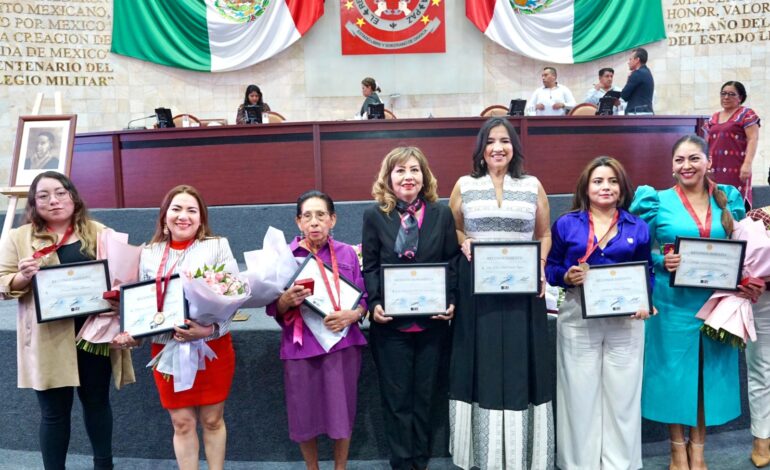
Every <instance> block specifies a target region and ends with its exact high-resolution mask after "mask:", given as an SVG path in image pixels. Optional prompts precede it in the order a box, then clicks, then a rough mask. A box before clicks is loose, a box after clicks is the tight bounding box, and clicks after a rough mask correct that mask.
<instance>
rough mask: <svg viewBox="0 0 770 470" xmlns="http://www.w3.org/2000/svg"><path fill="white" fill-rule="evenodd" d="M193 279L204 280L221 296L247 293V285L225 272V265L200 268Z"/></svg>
mask: <svg viewBox="0 0 770 470" xmlns="http://www.w3.org/2000/svg"><path fill="white" fill-rule="evenodd" d="M192 278H193V279H203V281H204V282H205V283H206V284H207V285H208V286H209V287H210V288H211V290H213V291H214V292H216V293H218V294H220V295H243V294H245V293H246V284H244V283H243V282H241V280H240V279H238V278H237V277H235V276H233V275H232V274H230V273H228V272H225V265H224V264H220V265H219V266H214V267H211V268H210V267H208V266H207V265H205V264H204V265H203V268H198V270H197V271H195V274H193V275H192Z"/></svg>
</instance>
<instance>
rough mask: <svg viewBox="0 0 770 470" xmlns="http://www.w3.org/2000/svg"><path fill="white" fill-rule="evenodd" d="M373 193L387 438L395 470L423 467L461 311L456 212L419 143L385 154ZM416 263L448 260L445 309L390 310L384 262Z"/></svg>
mask: <svg viewBox="0 0 770 470" xmlns="http://www.w3.org/2000/svg"><path fill="white" fill-rule="evenodd" d="M372 195H373V196H374V199H375V200H376V201H377V204H376V205H374V206H372V207H370V208H368V209H367V210H366V211H365V212H364V223H363V229H362V230H363V233H362V236H361V238H362V251H363V258H364V280H365V282H366V291H367V293H368V294H369V299H368V302H369V311H370V312H371V314H372V317H371V319H372V320H373V321H372V324H371V327H370V330H369V334H370V343H371V348H372V354H373V356H374V363H375V365H376V366H377V373H378V375H379V379H380V394H381V397H382V407H383V412H384V415H385V429H384V432H385V439H386V441H387V443H388V447H389V449H390V465H391V467H392V468H393V469H403V470H412V469H417V470H422V469H425V468H427V466H428V461H429V460H430V443H431V434H432V429H431V421H430V410H431V406H432V405H433V397H434V393H435V390H436V381H437V378H438V370H439V364H440V363H441V359H442V357H443V356H444V354H446V351H445V350H444V343H445V341H444V339H445V337H446V335H447V332H448V329H449V328H448V326H449V322H448V320H450V319H451V318H452V316H453V315H454V299H455V295H456V293H455V290H456V287H455V286H456V276H455V274H454V269H453V267H452V266H453V262H454V258H455V256H456V255H457V253H458V246H457V235H456V234H455V224H454V220H453V219H452V213H451V211H450V210H449V208H448V207H446V206H444V205H441V204H439V203H438V202H437V200H438V194H437V182H436V178H435V177H434V176H433V173H432V172H431V171H430V167H429V166H428V160H427V159H426V158H425V155H424V154H423V153H422V151H421V150H420V149H418V148H416V147H398V148H395V149H393V150H391V151H390V152H389V153H388V154H387V155H386V156H385V158H384V159H383V160H382V165H381V166H380V172H379V175H378V176H377V180H376V181H375V182H374V185H373V187H372ZM412 263H449V268H448V276H447V290H448V292H447V296H448V299H447V301H448V309H447V310H446V312H443V313H442V314H440V315H434V316H432V317H415V316H400V315H399V316H398V317H394V316H389V315H388V312H387V311H386V310H385V309H384V308H383V285H382V283H381V274H382V265H384V264H404V265H407V266H408V265H409V264H412Z"/></svg>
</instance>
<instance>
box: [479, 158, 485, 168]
mask: <svg viewBox="0 0 770 470" xmlns="http://www.w3.org/2000/svg"><path fill="white" fill-rule="evenodd" d="M479 165H481V167H482V168H484V167H485V166H487V162H486V161H484V160H481V162H480V163H479Z"/></svg>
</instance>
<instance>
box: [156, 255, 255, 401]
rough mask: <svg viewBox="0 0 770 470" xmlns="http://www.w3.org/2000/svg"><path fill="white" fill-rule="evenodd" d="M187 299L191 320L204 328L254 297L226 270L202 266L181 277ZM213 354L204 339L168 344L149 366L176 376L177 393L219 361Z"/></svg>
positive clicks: (188, 387)
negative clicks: (211, 363)
mask: <svg viewBox="0 0 770 470" xmlns="http://www.w3.org/2000/svg"><path fill="white" fill-rule="evenodd" d="M182 288H183V289H184V296H185V298H186V299H187V302H188V304H189V307H190V312H189V313H190V318H191V319H192V320H195V322H197V323H200V324H201V325H211V324H213V323H222V322H225V321H227V320H229V319H230V317H231V316H233V314H234V313H235V312H236V310H238V308H240V306H241V305H243V303H244V302H246V300H248V298H249V297H250V296H251V289H250V288H249V284H248V283H245V282H243V281H242V280H241V279H240V278H239V277H238V275H237V274H233V273H232V272H229V271H227V267H226V266H225V265H224V264H222V265H219V266H208V265H203V267H202V268H198V269H197V270H196V271H195V272H186V273H185V274H184V275H183V276H182ZM216 357H217V356H216V354H215V353H214V351H213V350H212V349H211V348H210V347H209V346H208V345H207V344H206V342H205V341H204V340H202V339H199V340H195V341H191V342H184V343H180V342H178V341H173V340H172V341H169V342H168V343H167V344H166V346H165V347H164V348H163V350H162V351H161V352H160V354H158V355H157V356H155V358H153V360H152V361H150V363H149V364H147V367H155V368H156V369H157V370H158V372H161V373H162V374H166V375H170V376H173V377H174V391H175V392H182V391H185V390H189V389H191V388H192V386H193V383H194V382H195V375H196V374H197V372H198V371H199V370H204V369H206V359H209V360H213V359H216Z"/></svg>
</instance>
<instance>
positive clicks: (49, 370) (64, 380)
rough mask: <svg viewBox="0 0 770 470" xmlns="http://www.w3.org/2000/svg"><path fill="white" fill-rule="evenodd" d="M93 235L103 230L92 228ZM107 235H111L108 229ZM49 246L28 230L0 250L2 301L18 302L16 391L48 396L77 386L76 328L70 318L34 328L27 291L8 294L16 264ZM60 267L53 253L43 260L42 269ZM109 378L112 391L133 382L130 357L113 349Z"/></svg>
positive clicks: (14, 234)
mask: <svg viewBox="0 0 770 470" xmlns="http://www.w3.org/2000/svg"><path fill="white" fill-rule="evenodd" d="M92 223H93V224H94V225H95V226H96V230H97V232H101V231H102V230H105V229H106V227H104V225H102V224H100V223H98V222H92ZM107 230H109V229H107ZM48 244H50V242H48V241H46V240H41V239H39V238H33V237H32V225H31V224H26V225H22V226H21V227H18V228H15V229H12V230H11V231H10V232H9V233H8V236H7V237H6V238H5V240H3V243H2V246H0V299H4V300H8V299H18V300H19V308H18V315H17V319H16V341H17V345H16V354H17V363H18V371H19V377H18V387H19V388H33V389H35V390H48V389H50V388H57V387H77V386H79V385H80V378H79V376H78V362H77V354H76V348H75V325H74V321H73V320H72V319H71V318H68V319H65V320H56V321H51V322H46V323H38V322H37V314H36V312H35V300H34V297H33V295H32V287H31V285H30V286H28V287H27V288H25V289H23V290H20V291H11V290H10V285H11V280H12V279H13V276H14V275H15V274H16V273H17V272H18V265H19V260H20V259H22V258H29V257H30V256H32V254H33V253H34V252H35V251H36V250H38V249H40V248H42V247H44V246H46V245H48ZM56 264H59V258H58V256H57V255H56V252H53V253H52V254H51V255H49V256H46V257H44V258H43V261H42V264H41V265H42V266H51V265H56ZM110 360H111V362H112V377H113V379H114V380H115V388H117V389H120V387H121V386H123V385H125V384H129V383H133V382H135V381H136V379H135V377H134V367H133V364H132V363H131V353H130V352H129V351H127V350H116V349H113V350H111V352H110Z"/></svg>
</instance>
